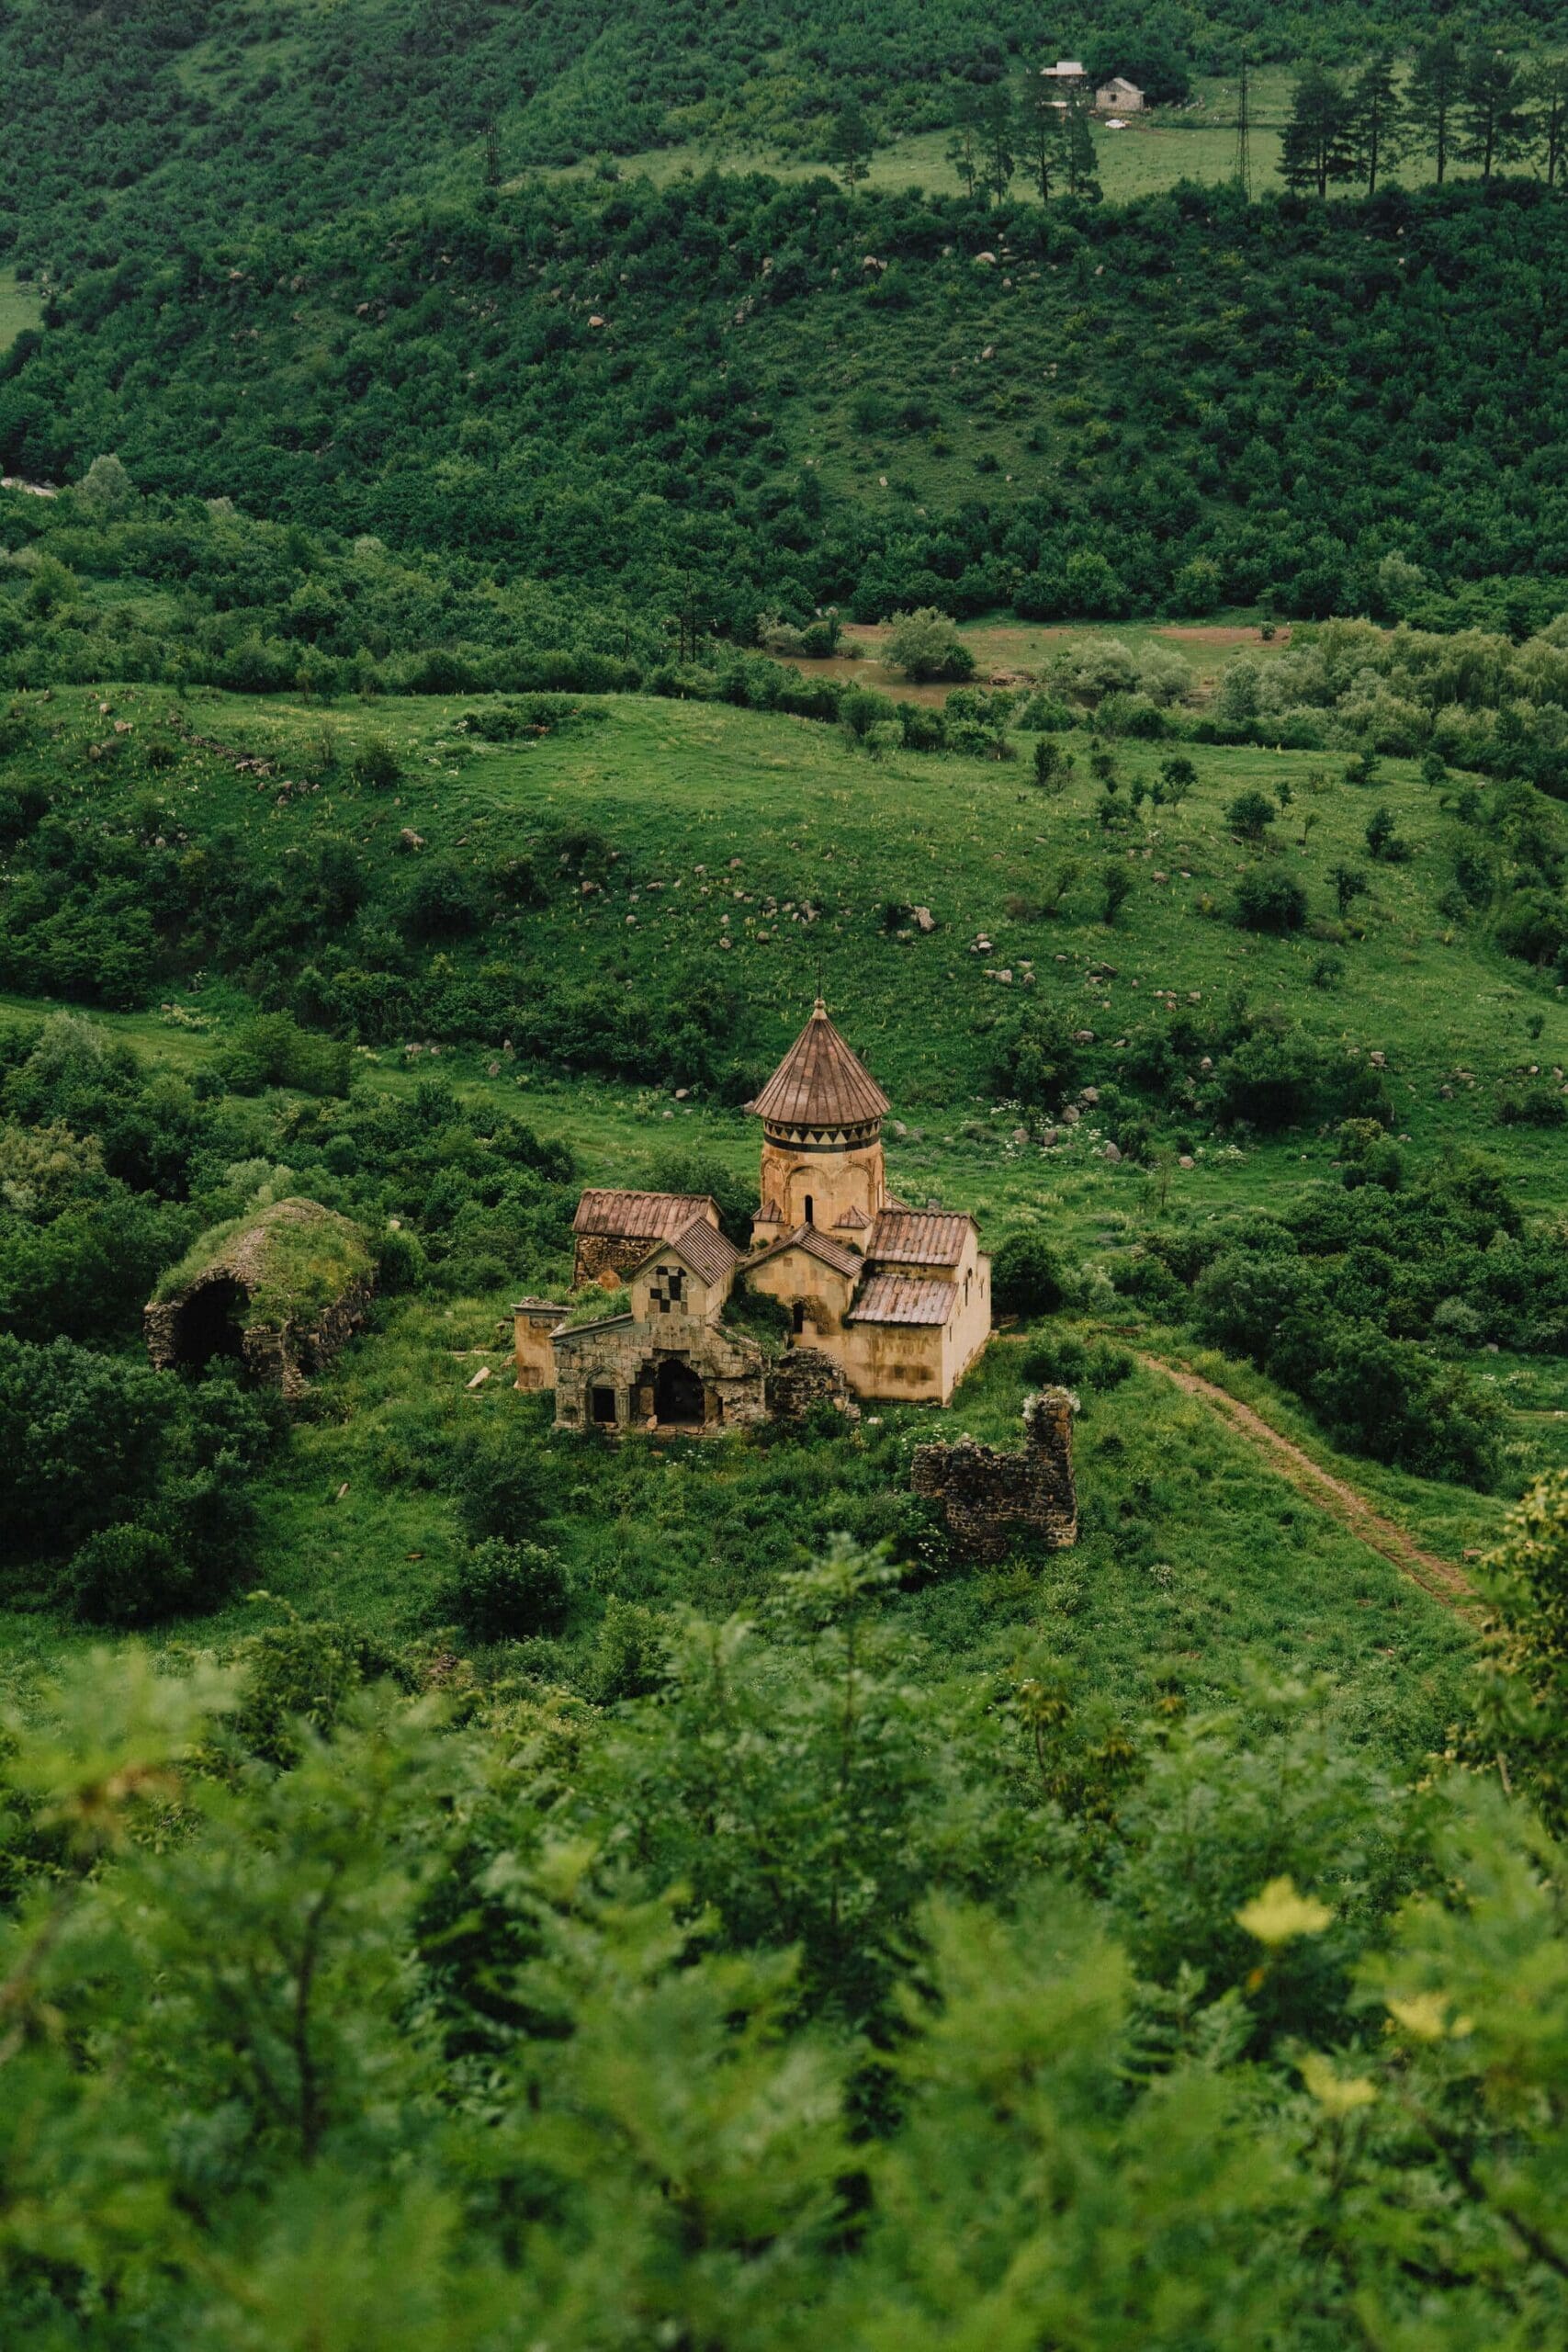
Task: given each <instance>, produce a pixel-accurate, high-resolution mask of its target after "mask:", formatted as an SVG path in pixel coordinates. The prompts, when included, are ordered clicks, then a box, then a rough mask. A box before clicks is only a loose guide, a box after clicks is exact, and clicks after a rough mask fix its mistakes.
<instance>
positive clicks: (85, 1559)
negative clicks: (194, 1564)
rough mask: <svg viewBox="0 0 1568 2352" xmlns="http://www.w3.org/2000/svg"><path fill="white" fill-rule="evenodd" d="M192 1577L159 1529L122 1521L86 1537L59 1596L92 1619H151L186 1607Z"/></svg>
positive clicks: (110, 1621) (143, 1621) (113, 1621)
mask: <svg viewBox="0 0 1568 2352" xmlns="http://www.w3.org/2000/svg"><path fill="white" fill-rule="evenodd" d="M192 1588H193V1578H192V1577H191V1574H190V1571H189V1570H188V1569H187V1568H186V1567H184V1566H182V1565H181V1563H180V1562H179V1560H178V1559H176V1557H175V1548H174V1545H173V1544H172V1543H171V1542H170V1540H169V1538H168V1536H167V1535H165V1534H164V1532H162V1530H161V1529H158V1528H154V1527H147V1526H143V1525H141V1524H140V1523H138V1522H137V1521H121V1522H119V1523H118V1524H117V1525H116V1526H113V1527H105V1528H102V1529H100V1530H99V1532H98V1533H97V1534H96V1535H91V1536H89V1537H88V1539H87V1541H86V1543H85V1544H83V1546H82V1548H81V1550H80V1551H79V1552H78V1553H77V1554H76V1555H75V1557H74V1559H73V1561H72V1562H71V1565H70V1566H69V1567H68V1568H67V1569H66V1571H65V1575H64V1578H63V1581H62V1590H61V1598H62V1600H65V1601H66V1602H67V1603H68V1604H69V1606H70V1607H71V1608H72V1609H73V1611H75V1613H76V1615H77V1616H78V1617H81V1618H84V1619H85V1621H86V1623H89V1624H92V1625H121V1626H129V1625H152V1624H156V1623H157V1622H158V1620H159V1619H160V1618H163V1617H171V1616H174V1615H175V1613H176V1612H177V1611H179V1610H181V1609H184V1608H187V1607H188V1606H189V1605H190V1602H191V1600H192V1598H193V1589H192Z"/></svg>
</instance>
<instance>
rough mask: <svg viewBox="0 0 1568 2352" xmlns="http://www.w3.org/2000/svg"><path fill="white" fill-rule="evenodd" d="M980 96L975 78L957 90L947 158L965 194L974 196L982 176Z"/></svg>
mask: <svg viewBox="0 0 1568 2352" xmlns="http://www.w3.org/2000/svg"><path fill="white" fill-rule="evenodd" d="M981 104H982V101H981V97H980V93H979V91H978V90H977V89H976V87H975V85H974V84H973V82H965V83H964V86H963V88H962V89H961V90H960V91H959V93H958V101H957V104H956V106H955V107H954V109H953V136H952V138H951V139H950V140H949V141H948V142H947V160H948V162H949V163H950V164H952V165H953V170H954V171H955V172H956V173H957V174H958V176H959V178H960V179H961V180H962V181H963V183H964V195H965V196H973V195H974V193H975V187H976V182H977V181H978V179H979V177H980V172H981V156H982V153H983V147H982V124H981Z"/></svg>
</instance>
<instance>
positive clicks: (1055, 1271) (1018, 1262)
mask: <svg viewBox="0 0 1568 2352" xmlns="http://www.w3.org/2000/svg"><path fill="white" fill-rule="evenodd" d="M991 1295H992V1297H993V1299H994V1300H995V1302H996V1305H997V1307H998V1310H999V1312H1000V1313H1002V1314H1003V1315H1049V1314H1051V1313H1053V1312H1054V1311H1055V1309H1056V1308H1057V1307H1059V1306H1061V1305H1062V1304H1063V1302H1064V1300H1065V1299H1066V1295H1067V1278H1066V1272H1065V1270H1064V1268H1063V1265H1062V1260H1061V1255H1060V1253H1059V1251H1058V1250H1057V1249H1056V1247H1055V1243H1054V1242H1052V1241H1050V1240H1049V1239H1047V1238H1046V1236H1045V1235H1044V1234H1043V1233H1040V1232H1025V1233H1010V1234H1007V1235H1005V1236H1004V1237H1003V1239H1002V1241H1001V1242H1000V1244H999V1245H998V1249H997V1250H996V1253H995V1255H994V1257H993V1258H992V1260H991Z"/></svg>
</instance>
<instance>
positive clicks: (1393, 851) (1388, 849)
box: [1367, 809, 1411, 865]
mask: <svg viewBox="0 0 1568 2352" xmlns="http://www.w3.org/2000/svg"><path fill="white" fill-rule="evenodd" d="M1367 849H1368V852H1369V854H1371V856H1373V857H1376V858H1381V860H1382V863H1383V864H1384V865H1406V864H1408V862H1409V859H1410V856H1411V849H1410V844H1409V842H1404V841H1401V840H1400V838H1399V835H1398V834H1397V833H1396V832H1395V831H1394V829H1393V814H1392V813H1391V811H1390V810H1389V809H1375V810H1374V811H1373V813H1372V815H1371V817H1370V818H1369V819H1368V820H1367Z"/></svg>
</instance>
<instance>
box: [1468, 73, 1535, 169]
mask: <svg viewBox="0 0 1568 2352" xmlns="http://www.w3.org/2000/svg"><path fill="white" fill-rule="evenodd" d="M1525 95H1526V94H1525V77H1524V74H1523V71H1522V69H1521V68H1520V66H1519V65H1518V64H1517V62H1516V61H1515V60H1514V59H1513V58H1511V57H1509V56H1507V55H1506V54H1505V52H1504V51H1502V50H1500V49H1494V50H1477V51H1475V53H1474V55H1473V56H1472V58H1471V59H1470V61H1469V62H1468V64H1467V65H1466V68H1465V75H1464V90H1463V94H1462V96H1461V100H1460V139H1459V142H1458V145H1457V150H1456V152H1457V153H1459V154H1460V155H1461V157H1462V159H1463V160H1464V162H1465V163H1467V164H1477V165H1479V167H1480V171H1481V176H1482V178H1483V180H1489V179H1490V178H1491V177H1492V175H1493V174H1494V172H1495V171H1496V170H1497V169H1498V168H1499V167H1500V166H1501V165H1503V164H1511V163H1514V162H1517V159H1518V157H1519V156H1521V155H1522V154H1523V153H1525V151H1526V149H1527V147H1528V146H1529V141H1530V130H1531V124H1530V118H1529V114H1528V113H1527V112H1526V110H1525Z"/></svg>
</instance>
